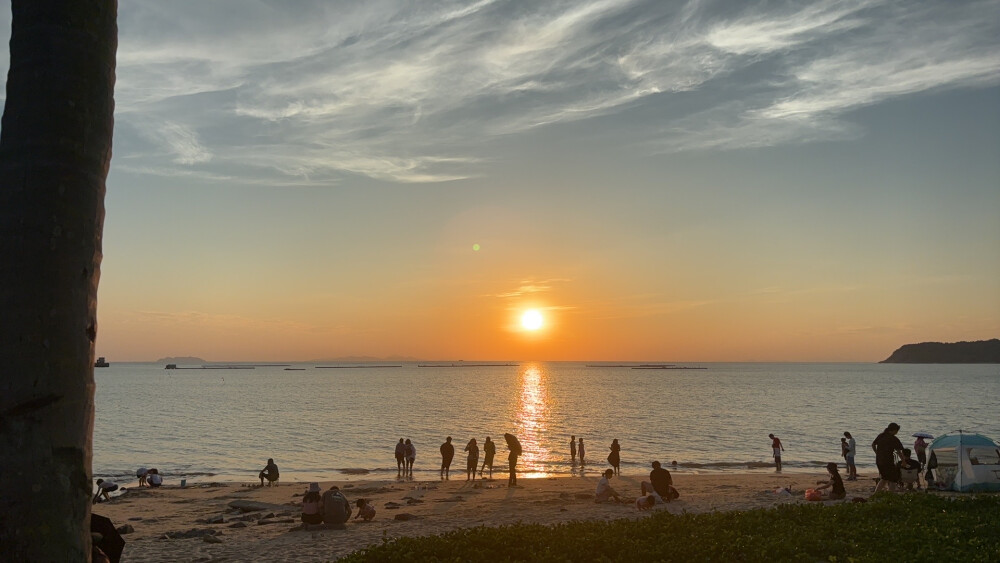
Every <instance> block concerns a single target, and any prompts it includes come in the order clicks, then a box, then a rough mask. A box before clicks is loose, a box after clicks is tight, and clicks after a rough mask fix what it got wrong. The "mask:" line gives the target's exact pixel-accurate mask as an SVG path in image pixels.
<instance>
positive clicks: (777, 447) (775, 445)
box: [767, 434, 785, 473]
mask: <svg viewBox="0 0 1000 563" xmlns="http://www.w3.org/2000/svg"><path fill="white" fill-rule="evenodd" d="M767 437H768V438H770V439H771V452H772V453H773V454H774V467H775V471H777V472H778V473H780V472H781V452H783V451H785V446H782V445H781V440H779V439H778V438H777V437H776V436H775V435H774V434H768V435H767Z"/></svg>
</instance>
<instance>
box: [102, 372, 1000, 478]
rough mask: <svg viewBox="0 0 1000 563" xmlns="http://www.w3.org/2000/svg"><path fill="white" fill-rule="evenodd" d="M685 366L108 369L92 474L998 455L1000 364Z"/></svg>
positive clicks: (312, 473) (326, 472) (592, 468)
mask: <svg viewBox="0 0 1000 563" xmlns="http://www.w3.org/2000/svg"><path fill="white" fill-rule="evenodd" d="M322 365H335V364H322ZM684 365H686V366H689V367H699V368H704V369H671V370H660V369H655V370H648V369H647V370H640V369H629V368H627V367H611V366H607V365H605V366H603V367H587V366H586V365H585V364H583V363H542V362H520V363H518V364H517V365H510V366H496V367H476V366H465V365H462V366H461V367H419V366H418V364H416V363H407V364H402V365H401V367H364V368H362V367H347V368H343V369H321V368H318V367H317V364H292V365H290V366H287V367H288V368H293V369H286V366H258V367H255V368H254V369H238V370H237V369H190V370H188V369H183V370H165V369H164V365H163V364H128V363H124V364H112V365H111V367H109V368H101V369H97V370H95V378H96V381H97V395H96V399H95V402H96V420H95V424H94V458H93V467H94V474H95V476H100V477H104V478H112V479H119V480H121V481H123V482H127V481H128V480H130V479H131V480H134V479H135V477H134V472H135V469H136V468H137V467H140V466H145V467H157V468H158V469H159V470H160V472H161V473H163V474H164V475H165V482H166V483H167V484H176V483H177V482H179V480H180V479H182V478H183V479H187V481H188V482H189V483H193V482H199V481H240V482H251V481H255V480H256V474H257V472H258V471H259V470H260V469H261V468H262V467H263V466H264V464H265V462H266V460H267V458H269V457H271V458H274V460H275V462H276V463H277V464H278V466H279V468H280V470H281V475H282V481H312V480H352V479H355V480H356V479H390V478H395V476H396V464H395V459H394V457H393V448H394V446H395V443H396V442H397V441H398V440H399V438H408V439H410V440H412V441H413V443H414V444H415V445H416V448H417V459H416V464H415V466H414V469H415V471H414V477H415V478H416V479H431V478H436V477H437V472H438V469H439V468H440V462H441V457H440V453H439V449H438V448H439V447H440V445H441V443H442V442H444V439H445V437H446V436H452V437H453V443H454V444H455V447H456V455H455V461H454V462H453V463H452V474H453V478H456V477H457V478H464V469H465V454H464V452H463V451H462V450H463V448H464V447H465V444H466V443H467V442H468V440H469V439H470V438H473V437H475V438H476V439H477V441H478V442H479V444H480V448H481V447H482V443H483V441H484V439H485V437H486V436H491V437H492V438H493V440H494V441H496V442H497V457H496V462H495V467H496V468H497V469H498V470H499V472H500V477H505V476H506V458H507V449H506V446H505V443H504V440H503V433H504V432H511V433H513V434H515V435H517V436H518V437H519V439H520V441H521V444H522V446H523V448H524V454H523V455H522V456H521V459H520V462H519V469H520V470H521V471H522V472H523V473H522V475H524V476H554V475H571V474H577V475H579V474H581V470H582V472H583V474H584V475H597V473H598V472H599V471H602V470H603V469H605V468H607V467H608V465H607V462H606V457H607V454H608V453H609V451H610V450H609V446H610V443H611V441H612V439H614V438H617V439H618V440H619V442H620V444H621V447H622V452H621V459H622V472H623V473H626V474H640V473H646V472H648V471H649V464H650V462H651V461H652V460H654V459H656V460H659V461H661V462H662V463H664V464H665V465H666V464H669V463H670V462H672V461H677V462H678V467H677V469H675V471H680V472H690V473H694V472H718V471H751V472H769V471H773V465H772V459H771V449H770V440H769V439H768V437H767V435H768V434H769V433H774V434H775V435H777V436H778V437H779V438H781V440H782V442H783V443H784V446H785V449H786V451H785V452H784V455H783V458H782V461H783V465H784V470H785V471H786V472H787V471H806V470H810V471H820V470H821V466H822V465H824V464H825V463H827V462H829V461H838V462H839V461H842V458H841V457H840V437H841V435H842V433H843V432H844V431H845V430H847V431H850V432H851V433H852V434H853V435H854V437H855V439H856V440H857V443H858V458H857V463H858V466H859V468H861V469H862V471H864V469H866V468H867V469H869V470H870V469H871V468H872V467H874V454H872V453H871V449H870V447H869V444H870V443H871V441H872V440H873V439H874V438H875V436H876V435H877V434H878V433H879V432H880V431H881V430H882V429H883V428H884V427H885V426H886V425H887V424H888V423H889V422H897V423H898V424H900V425H901V426H902V430H901V431H900V434H899V435H900V438H901V439H902V441H903V442H904V444H907V443H912V440H913V439H912V438H909V436H910V435H911V434H912V433H913V432H917V431H923V432H930V433H931V434H934V435H935V436H937V435H940V434H943V433H948V432H952V431H956V430H958V429H961V430H964V431H975V432H981V433H984V434H986V435H987V436H990V437H992V438H994V439H1000V413H998V411H997V405H998V398H1000V365H995V364H992V365H901V364H731V363H727V364H711V363H709V364H684ZM571 435H576V436H577V437H578V438H579V437H583V438H584V443H585V444H586V448H587V458H586V460H587V463H586V465H584V466H583V467H582V468H581V466H580V465H579V464H577V465H575V466H574V465H571V464H570V461H569V439H570V436H571ZM480 461H481V460H480Z"/></svg>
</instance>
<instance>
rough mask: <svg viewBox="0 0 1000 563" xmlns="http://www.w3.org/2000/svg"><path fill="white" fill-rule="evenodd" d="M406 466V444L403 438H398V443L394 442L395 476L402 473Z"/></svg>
mask: <svg viewBox="0 0 1000 563" xmlns="http://www.w3.org/2000/svg"><path fill="white" fill-rule="evenodd" d="M405 468H406V444H404V443H403V439H402V438H400V439H399V443H397V444H396V476H397V477H398V476H400V475H402V474H403V470H404V469H405Z"/></svg>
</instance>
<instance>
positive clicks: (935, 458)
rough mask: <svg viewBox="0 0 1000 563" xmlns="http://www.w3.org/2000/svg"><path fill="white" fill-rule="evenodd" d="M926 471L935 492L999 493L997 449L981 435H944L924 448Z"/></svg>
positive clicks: (998, 448)
mask: <svg viewBox="0 0 1000 563" xmlns="http://www.w3.org/2000/svg"><path fill="white" fill-rule="evenodd" d="M927 468H928V472H929V473H930V474H931V475H932V476H933V479H928V481H929V482H930V483H931V484H932V485H936V486H937V487H938V488H939V489H944V490H951V491H958V492H962V493H967V492H972V491H1000V446H997V444H996V442H994V441H993V440H991V439H989V438H987V437H986V436H983V435H982V434H963V433H962V432H961V431H960V432H959V433H958V434H946V435H944V436H940V437H938V438H937V439H936V440H934V441H933V442H931V444H930V445H929V446H927Z"/></svg>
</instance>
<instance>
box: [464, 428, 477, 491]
mask: <svg viewBox="0 0 1000 563" xmlns="http://www.w3.org/2000/svg"><path fill="white" fill-rule="evenodd" d="M465 451H467V452H469V457H468V458H466V460H465V480H466V481H468V480H469V479H472V480H473V481H475V480H476V466H477V465H479V444H477V443H476V439H475V438H473V439H471V440H469V443H468V444H466V445H465Z"/></svg>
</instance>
